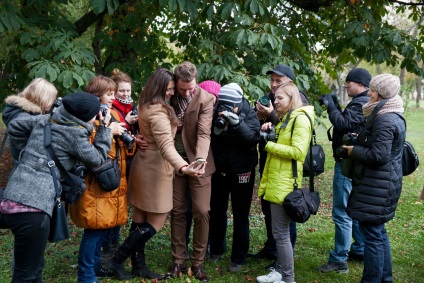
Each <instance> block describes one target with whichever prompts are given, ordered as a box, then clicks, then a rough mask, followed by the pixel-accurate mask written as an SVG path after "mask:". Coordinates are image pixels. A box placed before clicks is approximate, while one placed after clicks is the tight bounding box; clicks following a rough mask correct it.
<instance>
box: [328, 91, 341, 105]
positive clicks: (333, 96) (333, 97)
mask: <svg viewBox="0 0 424 283" xmlns="http://www.w3.org/2000/svg"><path fill="white" fill-rule="evenodd" d="M330 95H331V99H333V102H334V105H339V98H338V96H337V94H336V93H334V92H332V93H331V94H330Z"/></svg>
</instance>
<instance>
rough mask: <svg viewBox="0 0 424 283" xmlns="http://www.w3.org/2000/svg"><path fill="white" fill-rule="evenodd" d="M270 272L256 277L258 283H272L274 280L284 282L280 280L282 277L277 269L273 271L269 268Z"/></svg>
mask: <svg viewBox="0 0 424 283" xmlns="http://www.w3.org/2000/svg"><path fill="white" fill-rule="evenodd" d="M270 270H271V272H270V273H268V274H267V275H262V276H258V277H256V280H257V281H258V282H259V283H274V282H280V283H284V282H283V281H281V278H283V277H282V276H281V274H280V273H279V272H277V271H275V269H274V268H270Z"/></svg>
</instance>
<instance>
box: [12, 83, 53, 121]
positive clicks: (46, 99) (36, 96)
mask: <svg viewBox="0 0 424 283" xmlns="http://www.w3.org/2000/svg"><path fill="white" fill-rule="evenodd" d="M18 96H21V97H24V98H26V99H27V100H28V101H30V102H32V103H34V104H36V105H38V106H40V109H41V114H45V113H46V112H48V111H49V110H50V109H51V108H52V105H53V102H54V100H55V99H56V96H57V89H56V87H55V86H54V85H53V84H52V83H51V82H49V81H48V80H46V79H43V78H36V79H33V80H32V81H31V82H30V83H29V85H28V86H27V87H26V88H25V89H24V90H23V91H22V92H20V93H19V94H18Z"/></svg>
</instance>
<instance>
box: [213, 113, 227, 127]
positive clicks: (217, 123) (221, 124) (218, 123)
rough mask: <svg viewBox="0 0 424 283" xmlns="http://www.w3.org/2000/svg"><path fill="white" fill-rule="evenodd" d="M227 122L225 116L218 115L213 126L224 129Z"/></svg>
mask: <svg viewBox="0 0 424 283" xmlns="http://www.w3.org/2000/svg"><path fill="white" fill-rule="evenodd" d="M227 124H228V122H227V119H225V117H223V116H218V118H216V121H215V127H217V128H218V129H224V128H225V127H226V126H227Z"/></svg>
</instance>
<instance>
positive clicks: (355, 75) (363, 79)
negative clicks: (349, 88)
mask: <svg viewBox="0 0 424 283" xmlns="http://www.w3.org/2000/svg"><path fill="white" fill-rule="evenodd" d="M346 81H347V82H355V83H358V84H361V85H364V86H366V87H369V86H370V81H371V74H370V72H368V71H367V70H365V69H362V68H356V69H352V70H351V71H350V72H349V74H347V76H346Z"/></svg>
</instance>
